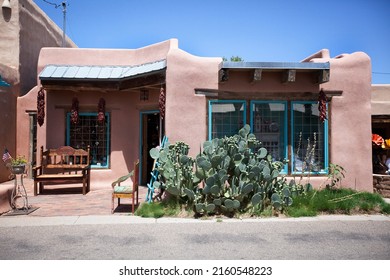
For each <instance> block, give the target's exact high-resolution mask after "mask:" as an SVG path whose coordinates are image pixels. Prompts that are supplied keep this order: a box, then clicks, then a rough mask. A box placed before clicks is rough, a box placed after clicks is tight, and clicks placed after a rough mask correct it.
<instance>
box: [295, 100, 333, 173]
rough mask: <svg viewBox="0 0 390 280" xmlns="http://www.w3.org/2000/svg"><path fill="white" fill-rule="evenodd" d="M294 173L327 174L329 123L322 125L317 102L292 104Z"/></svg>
mask: <svg viewBox="0 0 390 280" xmlns="http://www.w3.org/2000/svg"><path fill="white" fill-rule="evenodd" d="M291 120H292V126H291V130H292V132H291V138H292V139H291V143H293V144H292V145H291V149H292V155H293V156H292V164H291V166H292V172H293V173H302V172H309V171H311V172H314V173H326V168H327V167H328V162H327V161H328V159H327V158H328V157H327V147H328V139H327V137H328V135H327V133H326V132H327V130H328V129H327V122H326V121H325V122H324V123H322V122H321V121H320V118H319V111H318V106H317V103H316V102H292V110H291Z"/></svg>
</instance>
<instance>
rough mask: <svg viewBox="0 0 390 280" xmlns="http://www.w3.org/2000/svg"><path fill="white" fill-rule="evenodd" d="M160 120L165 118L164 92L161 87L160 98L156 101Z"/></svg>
mask: <svg viewBox="0 0 390 280" xmlns="http://www.w3.org/2000/svg"><path fill="white" fill-rule="evenodd" d="M158 105H159V109H160V116H161V119H164V118H165V90H164V88H163V87H161V89H160V98H159V100H158Z"/></svg>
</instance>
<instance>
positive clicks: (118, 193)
mask: <svg viewBox="0 0 390 280" xmlns="http://www.w3.org/2000/svg"><path fill="white" fill-rule="evenodd" d="M130 177H131V178H132V181H133V184H132V185H121V183H123V182H125V181H126V180H128V179H129V178H130ZM138 181H139V160H137V161H136V162H135V163H134V170H133V171H131V172H130V173H129V174H127V175H125V176H122V177H120V178H118V180H116V181H115V182H113V183H112V184H111V186H112V205H111V214H113V213H114V200H115V198H118V206H119V205H120V199H121V198H131V199H132V208H131V209H132V211H131V212H132V213H133V215H134V208H135V205H138Z"/></svg>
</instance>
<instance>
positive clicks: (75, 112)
mask: <svg viewBox="0 0 390 280" xmlns="http://www.w3.org/2000/svg"><path fill="white" fill-rule="evenodd" d="M70 121H71V122H72V124H77V123H78V122H79V100H78V99H77V97H73V99H72V109H71V111H70Z"/></svg>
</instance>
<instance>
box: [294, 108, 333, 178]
mask: <svg viewBox="0 0 390 280" xmlns="http://www.w3.org/2000/svg"><path fill="white" fill-rule="evenodd" d="M295 104H311V105H313V104H318V103H317V102H316V101H291V109H290V114H291V123H290V126H291V155H290V156H291V159H290V161H291V174H293V175H297V174H305V175H307V174H319V175H322V174H328V170H329V151H328V144H329V135H328V120H325V121H324V127H323V130H324V131H323V134H324V144H323V146H324V147H323V149H324V169H323V170H322V171H317V172H315V171H311V172H307V171H305V172H302V171H294V163H295V162H294V143H295V142H294V141H295V139H294V105H295ZM327 110H328V107H327Z"/></svg>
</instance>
